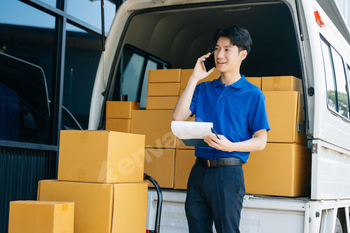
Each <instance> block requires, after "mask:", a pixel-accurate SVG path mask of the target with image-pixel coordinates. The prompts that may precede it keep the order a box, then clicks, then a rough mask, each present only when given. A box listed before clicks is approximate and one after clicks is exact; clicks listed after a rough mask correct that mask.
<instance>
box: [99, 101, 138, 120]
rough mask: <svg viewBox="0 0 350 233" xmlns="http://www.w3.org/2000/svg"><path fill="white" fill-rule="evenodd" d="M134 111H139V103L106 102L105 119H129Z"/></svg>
mask: <svg viewBox="0 0 350 233" xmlns="http://www.w3.org/2000/svg"><path fill="white" fill-rule="evenodd" d="M134 109H140V103H138V102H130V101H107V102H106V118H111V119H115V118H124V119H131V117H132V116H131V113H132V110H134Z"/></svg>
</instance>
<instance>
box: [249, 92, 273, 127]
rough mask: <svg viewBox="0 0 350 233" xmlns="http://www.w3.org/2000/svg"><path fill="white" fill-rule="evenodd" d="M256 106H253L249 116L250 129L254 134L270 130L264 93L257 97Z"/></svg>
mask: <svg viewBox="0 0 350 233" xmlns="http://www.w3.org/2000/svg"><path fill="white" fill-rule="evenodd" d="M253 102H255V104H254V105H252V106H251V111H250V113H249V115H248V123H249V128H250V130H251V131H252V133H253V134H254V133H255V132H257V131H259V130H262V129H266V130H267V131H269V130H270V125H269V121H268V118H267V112H266V105H265V96H264V94H263V93H262V92H260V95H259V96H258V97H257V100H256V101H253Z"/></svg>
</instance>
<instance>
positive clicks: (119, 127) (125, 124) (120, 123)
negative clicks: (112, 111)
mask: <svg viewBox="0 0 350 233" xmlns="http://www.w3.org/2000/svg"><path fill="white" fill-rule="evenodd" d="M106 130H110V131H117V132H123V133H131V119H108V118H107V119H106Z"/></svg>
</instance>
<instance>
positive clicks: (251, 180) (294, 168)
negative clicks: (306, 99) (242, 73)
mask: <svg viewBox="0 0 350 233" xmlns="http://www.w3.org/2000/svg"><path fill="white" fill-rule="evenodd" d="M262 91H263V92H264V95H265V100H266V110H267V115H268V119H269V123H270V127H271V130H270V131H269V132H268V134H267V142H268V143H267V145H266V148H265V149H264V150H263V151H257V152H252V153H251V155H250V157H249V160H248V162H247V164H245V165H244V166H243V169H244V176H245V183H246V192H247V193H251V194H261V195H274V196H288V197H295V196H305V195H308V193H309V190H310V188H309V185H310V169H311V165H310V163H311V152H310V149H309V148H308V147H306V145H307V139H306V136H305V134H304V133H301V132H298V124H299V123H303V121H304V116H305V113H304V108H303V97H302V94H303V91H302V83H301V80H300V79H298V78H296V77H293V76H282V77H262Z"/></svg>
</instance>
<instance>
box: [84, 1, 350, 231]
mask: <svg viewBox="0 0 350 233" xmlns="http://www.w3.org/2000/svg"><path fill="white" fill-rule="evenodd" d="M231 25H237V26H239V27H242V28H246V29H248V31H249V32H250V34H251V36H252V39H253V47H252V51H251V53H250V54H249V55H248V57H247V59H246V61H245V62H244V63H243V64H242V67H241V73H242V74H244V75H245V76H247V77H262V76H294V77H298V78H300V79H301V80H302V84H303V93H304V95H303V97H304V99H303V100H304V110H305V117H304V118H305V121H304V122H299V125H298V130H299V131H300V132H305V133H306V136H307V138H308V147H309V148H311V151H312V155H311V156H312V158H311V160H312V162H311V184H310V185H311V188H310V190H311V194H310V195H309V196H307V197H300V198H287V197H272V196H259V195H249V194H247V195H246V196H245V199H244V203H243V210H242V219H241V227H240V228H241V232H262V233H280V232H284V233H286V232H291V233H296V232H326V233H330V232H350V227H349V207H350V116H349V76H350V46H349V42H350V33H349V30H348V28H347V27H346V25H345V23H344V21H343V19H342V17H341V15H340V13H339V12H338V11H337V8H336V5H335V3H334V2H333V0H322V1H321V0H320V1H316V0H231V1H222V0H187V1H183V0H153V1H152V0H128V1H126V2H125V3H124V4H122V6H121V7H120V8H119V9H118V12H117V14H116V17H115V19H114V22H113V24H112V27H111V29H110V32H109V36H108V38H107V41H106V51H105V52H104V53H103V54H102V56H101V61H100V64H99V67H98V70H97V74H96V80H95V85H94V90H93V96H92V102H91V109H90V120H89V129H91V130H95V129H104V125H105V106H106V101H107V100H117V99H118V96H120V95H128V100H129V101H137V102H140V104H141V108H145V107H146V96H147V82H148V70H150V69H169V68H180V69H191V68H193V67H194V64H195V62H196V60H197V58H198V57H199V56H201V55H203V54H205V53H207V52H210V51H213V50H214V40H213V38H212V36H213V33H214V32H215V31H216V29H218V28H222V27H227V26H231ZM163 195H164V203H163V213H162V222H161V232H167V233H171V232H188V230H187V224H186V218H185V215H184V209H183V205H184V200H185V196H186V192H185V191H176V190H173V191H171V190H167V191H164V192H163ZM156 199H157V198H156V195H155V192H154V191H152V190H150V191H149V214H148V215H149V218H150V219H149V220H148V229H152V228H153V225H152V224H153V219H152V216H153V213H154V203H155V202H156V201H157V200H156Z"/></svg>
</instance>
